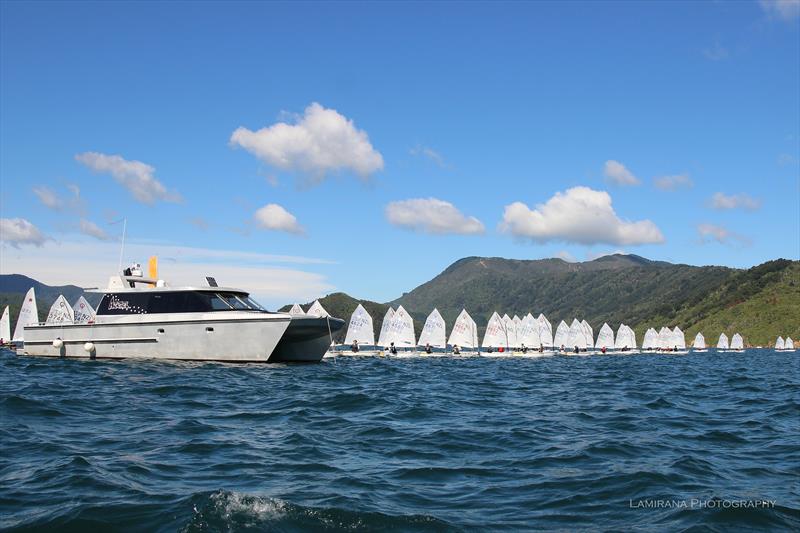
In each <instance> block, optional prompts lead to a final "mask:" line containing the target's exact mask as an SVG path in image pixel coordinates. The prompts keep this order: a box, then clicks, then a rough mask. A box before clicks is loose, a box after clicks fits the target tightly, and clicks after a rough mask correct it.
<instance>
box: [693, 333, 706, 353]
mask: <svg viewBox="0 0 800 533" xmlns="http://www.w3.org/2000/svg"><path fill="white" fill-rule="evenodd" d="M692 351H693V352H698V353H706V352H707V351H708V349H706V338H705V337H704V336H703V334H702V333H698V334H697V335H696V336H695V338H694V342H693V343H692Z"/></svg>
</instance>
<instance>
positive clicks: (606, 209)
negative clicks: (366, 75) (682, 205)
mask: <svg viewBox="0 0 800 533" xmlns="http://www.w3.org/2000/svg"><path fill="white" fill-rule="evenodd" d="M500 230H501V231H503V232H505V233H510V234H512V235H514V236H515V237H520V238H527V239H530V240H532V241H535V242H540V243H541V242H548V241H564V242H574V243H578V244H598V243H605V244H616V245H637V244H653V243H656V244H657V243H662V242H664V236H663V235H662V234H661V230H659V229H658V227H657V226H656V225H655V224H654V223H653V222H651V221H650V220H640V221H637V222H629V221H626V220H622V219H620V218H619V217H618V216H617V214H616V212H615V211H614V208H613V207H612V205H611V195H609V194H608V193H607V192H605V191H595V190H593V189H590V188H588V187H573V188H571V189H567V191H566V192H563V193H562V192H557V193H556V194H555V195H554V196H553V197H552V198H550V199H549V200H547V202H545V203H544V204H539V205H537V206H536V209H530V208H529V207H528V206H527V205H525V204H524V203H522V202H514V203H513V204H510V205H507V206H506V208H505V212H504V214H503V221H502V222H501V224H500Z"/></svg>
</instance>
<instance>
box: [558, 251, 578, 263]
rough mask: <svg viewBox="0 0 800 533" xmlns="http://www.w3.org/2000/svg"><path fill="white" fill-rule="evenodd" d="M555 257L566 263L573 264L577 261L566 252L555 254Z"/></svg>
mask: <svg viewBox="0 0 800 533" xmlns="http://www.w3.org/2000/svg"><path fill="white" fill-rule="evenodd" d="M556 257H557V258H559V259H562V260H564V261H566V262H567V263H574V262H576V261H577V259H575V256H574V255H572V254H571V253H569V252H568V251H566V250H561V251H559V252H556Z"/></svg>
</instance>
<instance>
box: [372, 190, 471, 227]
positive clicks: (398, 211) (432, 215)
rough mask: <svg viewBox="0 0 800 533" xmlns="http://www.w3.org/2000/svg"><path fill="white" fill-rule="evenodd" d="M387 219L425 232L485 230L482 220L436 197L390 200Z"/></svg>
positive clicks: (398, 224) (387, 207)
mask: <svg viewBox="0 0 800 533" xmlns="http://www.w3.org/2000/svg"><path fill="white" fill-rule="evenodd" d="M385 212H386V219H387V220H388V221H389V222H390V223H391V224H394V225H395V226H400V227H402V228H406V229H410V230H414V231H420V232H424V233H434V234H437V235H442V234H448V233H450V234H460V235H471V234H479V233H483V232H484V227H483V223H482V222H481V221H480V220H478V219H477V218H475V217H469V216H466V215H464V214H463V213H462V212H461V211H459V210H458V208H456V206H454V205H453V204H451V203H450V202H445V201H444V200H439V199H437V198H413V199H410V200H400V201H396V202H390V203H389V205H387V206H386V211H385Z"/></svg>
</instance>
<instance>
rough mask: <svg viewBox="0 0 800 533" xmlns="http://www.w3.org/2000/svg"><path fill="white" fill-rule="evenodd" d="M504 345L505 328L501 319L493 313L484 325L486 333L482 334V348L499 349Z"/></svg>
mask: <svg viewBox="0 0 800 533" xmlns="http://www.w3.org/2000/svg"><path fill="white" fill-rule="evenodd" d="M505 345H506V328H505V324H503V319H502V318H501V317H500V315H498V314H497V312H496V311H495V312H494V313H492V316H491V318H489V323H488V324H486V332H485V333H484V334H483V344H481V346H482V347H484V348H499V347H500V346H505Z"/></svg>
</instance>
